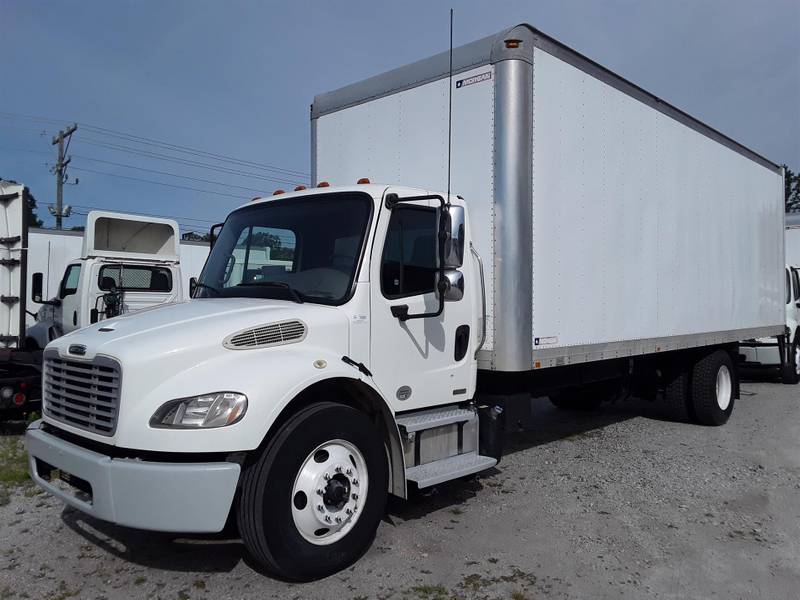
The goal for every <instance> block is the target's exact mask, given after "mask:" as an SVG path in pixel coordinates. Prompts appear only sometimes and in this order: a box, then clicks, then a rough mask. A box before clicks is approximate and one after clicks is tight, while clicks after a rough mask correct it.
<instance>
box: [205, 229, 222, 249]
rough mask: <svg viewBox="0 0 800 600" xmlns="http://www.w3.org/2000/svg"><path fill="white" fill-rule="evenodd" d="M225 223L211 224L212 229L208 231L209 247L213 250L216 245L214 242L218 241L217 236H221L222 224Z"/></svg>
mask: <svg viewBox="0 0 800 600" xmlns="http://www.w3.org/2000/svg"><path fill="white" fill-rule="evenodd" d="M224 224H225V223H217V224H216V225H212V226H211V230H210V231H209V232H208V249H209V250H211V248H213V247H214V243H215V242H216V241H217V238H218V237H219V230H220V229H222V226H223V225H224Z"/></svg>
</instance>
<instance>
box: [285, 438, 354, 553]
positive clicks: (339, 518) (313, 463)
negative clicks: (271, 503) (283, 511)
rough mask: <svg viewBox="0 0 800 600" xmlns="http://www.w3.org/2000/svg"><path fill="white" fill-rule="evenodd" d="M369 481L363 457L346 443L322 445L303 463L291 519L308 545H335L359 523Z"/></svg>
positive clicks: (339, 441) (295, 484) (334, 442)
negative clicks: (309, 543)
mask: <svg viewBox="0 0 800 600" xmlns="http://www.w3.org/2000/svg"><path fill="white" fill-rule="evenodd" d="M368 487H369V479H368V473H367V463H366V461H365V460H364V456H363V455H362V454H361V452H360V451H359V450H358V448H356V447H355V446H354V445H353V444H351V443H350V442H348V441H347V440H331V441H329V442H325V443H324V444H320V445H319V446H318V447H317V448H315V449H314V450H313V451H312V452H311V453H310V454H309V455H308V456H307V457H306V459H305V461H303V464H302V466H301V467H300V471H299V472H298V474H297V477H296V478H295V480H294V486H293V487H292V497H291V499H290V502H291V504H292V518H293V519H294V524H295V527H297V530H298V531H299V532H300V535H302V536H303V538H305V539H306V540H307V541H308V542H311V543H312V544H315V545H318V546H324V545H327V544H333V543H334V542H337V541H339V540H340V539H342V538H343V537H344V536H346V535H347V534H348V533H349V532H350V530H351V529H353V527H354V526H355V524H356V523H357V522H358V519H359V517H360V516H361V509H362V507H363V505H364V501H365V500H366V498H367V491H368Z"/></svg>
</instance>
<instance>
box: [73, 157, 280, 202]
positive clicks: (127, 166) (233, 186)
mask: <svg viewBox="0 0 800 600" xmlns="http://www.w3.org/2000/svg"><path fill="white" fill-rule="evenodd" d="M72 156H73V157H74V158H79V159H81V160H88V161H91V162H98V163H102V164H106V165H112V166H115V167H124V168H126V169H135V170H137V171H144V172H146V173H155V174H156V175H166V176H168V177H178V178H179V179H188V180H190V181H199V182H200V183H211V184H213V185H221V186H224V187H230V188H236V189H239V190H245V191H248V192H256V193H259V194H265V193H266V192H264V190H263V189H258V188H251V187H246V186H243V185H235V184H233V183H225V182H224V181H214V180H213V179H203V178H201V177H191V176H190V175H178V174H177V173H170V172H168V171H159V170H157V169H148V168H145V167H137V166H136V165H127V164H125V163H118V162H114V161H111V160H103V159H102V158H93V157H91V156H81V155H80V154H73V155H72Z"/></svg>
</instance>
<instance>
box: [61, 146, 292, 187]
mask: <svg viewBox="0 0 800 600" xmlns="http://www.w3.org/2000/svg"><path fill="white" fill-rule="evenodd" d="M75 141H76V142H78V143H81V144H89V145H91V146H99V147H101V148H108V149H111V150H116V151H119V152H128V153H130V154H136V155H138V156H143V157H145V158H153V159H157V160H165V161H169V162H174V163H177V164H181V165H187V166H190V167H201V168H203V169H209V170H211V171H218V172H220V173H226V174H229V175H240V176H242V177H252V178H254V179H261V180H264V181H272V182H275V183H286V184H289V185H296V184H298V183H301V182H300V181H299V179H295V180H289V179H280V178H278V177H270V176H267V175H261V174H260V173H251V172H248V171H240V170H238V169H232V168H230V167H220V166H218V165H212V164H209V163H203V162H198V161H195V160H189V159H186V158H180V157H177V156H170V155H168V154H161V153H159V152H153V151H152V150H142V149H139V148H131V147H130V146H122V145H119V144H112V143H109V142H104V141H102V140H95V139H92V138H86V137H85V136H81V137H80V138H79V139H77V140H75Z"/></svg>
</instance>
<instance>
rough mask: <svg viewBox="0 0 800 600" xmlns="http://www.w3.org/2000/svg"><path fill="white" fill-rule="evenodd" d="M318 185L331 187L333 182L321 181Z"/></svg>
mask: <svg viewBox="0 0 800 600" xmlns="http://www.w3.org/2000/svg"><path fill="white" fill-rule="evenodd" d="M317 187H331V184H330V183H328V182H327V181H320V182H319V183H318V184H317Z"/></svg>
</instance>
